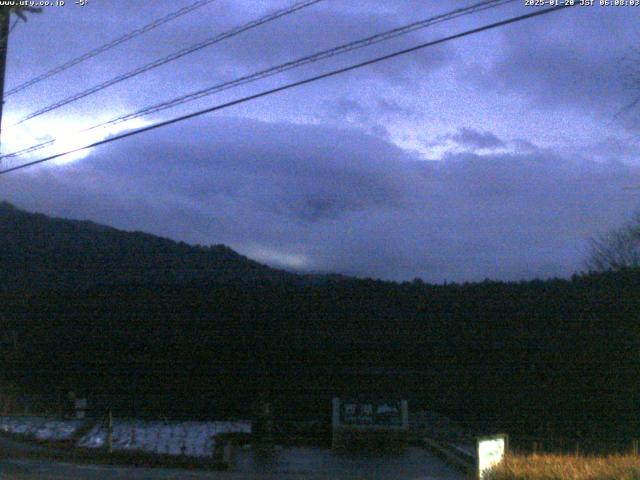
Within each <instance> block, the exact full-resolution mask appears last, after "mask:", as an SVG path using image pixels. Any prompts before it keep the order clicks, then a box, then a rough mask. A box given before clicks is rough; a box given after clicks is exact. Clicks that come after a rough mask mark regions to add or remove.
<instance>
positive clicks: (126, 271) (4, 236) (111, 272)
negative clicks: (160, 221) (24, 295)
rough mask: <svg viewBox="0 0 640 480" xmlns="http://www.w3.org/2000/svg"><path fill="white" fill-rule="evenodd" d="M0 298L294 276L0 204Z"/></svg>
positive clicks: (211, 251) (213, 250)
mask: <svg viewBox="0 0 640 480" xmlns="http://www.w3.org/2000/svg"><path fill="white" fill-rule="evenodd" d="M0 244H2V246H3V248H2V250H1V251H0V290H1V291H12V290H49V289H73V290H76V289H85V288H89V287H93V286H97V285H105V284H107V285H108V284H123V283H124V284H126V283H145V284H186V283H191V282H211V281H213V282H227V281H236V282H237V281H241V282H243V281H246V282H256V281H257V282H260V281H289V280H293V279H295V278H296V277H297V275H296V274H294V273H290V272H286V271H283V270H277V269H274V268H271V267H269V266H266V265H263V264H260V263H258V262H256V261H254V260H251V259H249V258H247V257H245V256H243V255H240V254H239V253H237V252H235V251H234V250H232V249H231V248H230V247H228V246H226V245H223V244H217V245H211V246H201V245H189V244H186V243H184V242H178V241H174V240H171V239H168V238H164V237H159V236H156V235H152V234H149V233H145V232H140V231H134V232H128V231H124V230H119V229H116V228H114V227H110V226H107V225H102V224H99V223H96V222H93V221H90V220H71V219H65V218H57V217H49V216H47V215H44V214H42V213H31V212H27V211H24V210H21V209H19V208H17V207H15V206H14V205H12V204H11V203H8V202H4V201H3V202H0Z"/></svg>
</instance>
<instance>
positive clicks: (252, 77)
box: [0, 0, 516, 160]
mask: <svg viewBox="0 0 640 480" xmlns="http://www.w3.org/2000/svg"><path fill="white" fill-rule="evenodd" d="M515 1H516V0H485V1H483V2H480V3H477V4H474V5H471V6H468V7H464V8H460V9H457V10H453V11H450V12H447V13H445V14H440V15H437V16H434V17H430V18H427V19H424V20H420V21H417V22H413V23H410V24H408V25H404V26H401V27H397V28H394V29H391V30H387V31H384V32H382V33H378V34H376V35H372V36H369V37H366V38H363V39H360V40H356V41H353V42H349V43H346V44H343V45H340V46H337V47H333V48H330V49H328V50H323V51H320V52H317V53H314V54H311V55H308V56H304V57H301V58H298V59H296V60H292V61H290V62H286V63H283V64H280V65H277V66H275V67H271V68H268V69H266V70H261V71H259V72H256V73H252V74H249V75H245V76H243V77H240V78H237V79H234V80H231V81H227V82H223V83H220V84H217V85H214V86H211V87H207V88H205V89H202V90H198V91H196V92H192V93H189V94H187V95H183V96H181V97H177V98H174V99H171V100H168V101H166V102H161V103H158V104H155V105H151V106H149V107H145V108H143V109H141V110H137V111H136V112H133V113H128V114H125V115H121V116H119V117H116V118H113V119H111V120H108V121H106V122H102V123H99V124H97V125H93V126H91V127H88V128H85V129H83V130H81V131H79V132H78V133H84V132H88V131H91V130H95V129H97V128H101V127H109V126H112V125H117V124H119V123H122V122H126V121H128V120H133V119H135V118H139V117H142V116H145V115H149V114H152V113H156V112H160V111H162V110H166V109H169V108H172V107H175V106H177V105H181V104H184V103H187V102H191V101H194V100H197V99H200V98H203V97H206V96H209V95H213V94H214V93H218V92H221V91H223V90H227V89H230V88H234V87H237V86H240V85H244V84H247V83H251V82H255V81H257V80H261V79H263V78H267V77H271V76H273V75H277V74H279V73H282V72H285V71H288V70H292V69H294V68H298V67H301V66H303V65H307V64H310V63H315V62H318V61H320V60H324V59H326V58H330V57H333V56H336V55H341V54H344V53H347V52H351V51H353V50H357V49H360V48H364V47H367V46H370V45H374V44H376V43H380V42H383V41H386V40H390V39H393V38H396V37H399V36H401V35H406V34H408V33H411V32H413V31H416V30H419V29H423V28H427V27H430V26H432V25H435V24H437V23H442V22H445V21H449V20H453V19H455V18H458V17H461V16H465V15H470V14H473V13H477V12H480V11H483V10H488V9H490V8H496V7H499V6H502V5H505V4H507V3H513V2H515ZM55 141H56V140H55V139H50V140H46V141H44V142H42V143H39V144H36V145H32V146H30V147H27V148H23V149H22V150H18V151H15V152H11V153H8V154H5V155H1V156H0V160H2V159H4V158H12V157H17V156H20V155H24V154H27V153H31V152H34V151H36V150H40V149H42V148H45V147H47V146H49V145H52V144H53V143H55Z"/></svg>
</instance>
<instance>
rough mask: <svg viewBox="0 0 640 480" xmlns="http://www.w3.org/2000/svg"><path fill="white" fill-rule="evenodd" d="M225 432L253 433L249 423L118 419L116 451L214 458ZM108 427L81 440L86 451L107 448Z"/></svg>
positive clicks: (116, 421) (116, 422)
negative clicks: (216, 438) (221, 435)
mask: <svg viewBox="0 0 640 480" xmlns="http://www.w3.org/2000/svg"><path fill="white" fill-rule="evenodd" d="M222 433H251V424H250V423H249V422H144V421H141V420H114V422H113V449H114V450H120V451H132V452H145V453H157V454H163V455H186V456H189V457H211V456H212V455H213V449H214V447H215V442H216V441H215V437H216V436H217V435H220V434H222ZM106 444H107V429H106V426H105V425H96V426H95V427H94V428H92V429H91V430H90V431H89V432H88V433H87V434H85V435H84V436H83V437H82V438H81V439H80V440H79V441H78V446H79V447H83V448H104V447H105V446H106Z"/></svg>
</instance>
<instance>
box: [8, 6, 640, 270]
mask: <svg viewBox="0 0 640 480" xmlns="http://www.w3.org/2000/svg"><path fill="white" fill-rule="evenodd" d="M191 3H192V0H174V1H168V0H167V1H164V0H148V1H144V2H141V1H132V0H89V2H88V4H87V5H86V6H84V7H80V6H77V5H74V2H73V0H67V2H66V5H65V6H64V7H46V8H44V12H43V13H42V14H41V15H38V16H32V17H31V18H30V19H29V21H28V23H26V24H23V23H20V24H18V25H17V26H16V27H15V29H14V31H13V32H12V36H11V39H10V45H9V59H8V67H7V68H8V70H7V81H6V88H7V89H10V88H12V87H13V86H15V85H18V84H19V83H21V82H24V81H26V80H28V79H30V78H32V77H34V76H36V75H38V74H40V73H43V72H44V71H45V70H48V69H50V68H53V67H55V66H57V65H59V64H61V63H63V62H65V61H67V60H69V59H71V58H73V57H75V56H77V55H80V54H82V53H84V52H85V51H87V50H89V49H92V48H94V47H96V46H98V45H101V44H103V43H106V42H108V41H110V40H112V39H114V38H116V37H118V36H120V35H122V34H124V33H127V32H128V31H130V30H132V29H135V28H137V27H140V26H142V25H144V24H146V23H149V22H150V21H151V20H153V19H155V18H157V17H160V16H163V15H165V14H167V13H169V12H171V11H174V10H176V9H177V8H179V6H181V5H189V4H191ZM290 3H293V0H291V1H290V2H287V1H280V0H218V1H215V2H213V3H211V4H209V5H208V6H206V7H203V8H201V9H199V10H197V11H196V12H193V13H191V14H188V15H186V16H183V17H181V18H180V19H178V20H175V21H173V22H171V23H168V24H166V25H164V26H162V27H160V28H157V29H155V30H154V31H152V32H150V33H148V34H146V35H143V36H141V37H138V38H136V39H135V40H133V41H131V42H128V43H126V44H123V45H120V46H118V47H116V48H114V49H112V50H110V51H109V52H107V53H105V54H103V55H99V56H97V57H95V58H93V59H91V60H89V61H86V62H84V63H82V64H81V65H78V66H76V67H74V68H71V69H69V70H67V71H66V72H64V73H63V74H60V75H57V76H55V77H52V78H50V79H48V80H47V81H45V82H42V83H40V84H38V85H37V86H33V87H31V88H29V89H27V90H24V91H23V92H21V93H19V94H16V95H12V96H10V97H9V98H7V100H6V104H5V111H4V118H3V126H4V128H3V132H2V140H3V151H4V152H9V151H13V150H16V149H18V148H22V147H25V146H28V145H31V144H33V143H34V142H35V143H37V142H38V141H41V140H43V139H47V138H48V136H55V137H58V138H61V140H62V142H61V143H60V144H59V146H58V147H56V148H58V149H59V148H65V147H68V146H70V145H74V144H77V142H84V141H89V140H95V139H96V138H104V137H105V136H107V135H109V134H111V133H114V132H116V131H121V130H122V129H124V128H131V127H135V126H140V125H144V124H148V123H151V122H155V121H158V120H161V119H165V118H169V117H172V116H175V115H178V114H181V113H186V112H189V111H194V110H196V109H199V108H205V107H206V106H209V105H214V104H217V103H221V102H223V101H225V100H230V99H234V98H238V97H240V96H243V95H246V94H249V93H253V92H257V91H259V90H262V89H265V88H268V87H272V86H276V85H280V84H282V83H285V82H289V81H292V80H296V79H301V78H304V77H306V76H308V75H311V74H313V73H318V72H321V71H325V70H328V69H332V68H336V67H339V66H345V65H348V64H350V63H353V62H356V61H360V60H363V59H367V58H371V57H373V56H376V55H379V54H381V53H386V52H391V51H393V50H397V49H400V48H405V47H408V46H411V45H414V44H417V43H421V42H425V41H428V40H431V39H436V38H439V37H441V36H445V35H450V34H452V33H455V32H459V31H463V30H465V29H469V28H472V27H475V26H479V25H481V24H483V23H489V22H492V21H496V20H498V19H502V18H506V17H509V16H512V15H517V14H522V13H526V12H530V11H533V10H532V7H525V6H524V0H522V2H515V3H513V4H510V5H507V6H504V7H501V8H497V9H494V10H492V11H487V12H483V13H480V14H477V15H472V16H468V17H465V18H461V19H457V20H454V21H451V22H447V23H443V24H440V25H438V26H435V27H433V28H429V29H426V30H423V31H419V32H414V33H412V34H411V35H408V36H406V37H403V38H399V39H396V40H393V41H390V42H388V43H384V44H381V45H378V46H376V47H375V48H371V49H364V50H361V51H358V52H352V53H350V54H347V55H345V56H342V57H338V58H333V59H330V60H326V61H323V62H320V63H318V64H316V65H312V66H307V67H304V68H302V69H298V70H293V71H290V72H287V73H285V74H282V75H279V76H277V77H273V78H270V79H267V80H263V81H261V82H257V83H255V84H251V85H247V86H244V87H242V88H238V89H234V90H229V91H227V92H224V93H223V94H218V95H216V96H213V97H209V98H205V99H201V100H198V101H197V102H194V103H190V104H187V105H183V106H181V107H179V108H175V109H172V110H169V111H165V112H162V113H158V114H156V115H153V116H151V117H146V118H144V119H139V120H136V121H135V122H132V123H130V124H126V125H120V126H119V127H118V129H113V130H111V131H110V132H98V133H97V134H93V135H92V136H83V135H79V134H75V133H74V132H75V131H77V130H79V129H81V128H83V127H86V126H89V125H93V124H95V123H99V122H100V121H104V120H108V119H110V118H113V117H114V116H118V115H121V114H124V113H127V112H131V111H134V110H137V109H139V108H141V107H144V106H147V105H149V104H152V103H156V102H159V101H163V100H167V99H170V98H172V97H175V96H178V95H181V94H184V93H188V92H191V91H194V90H197V89H200V88H204V87H207V86H209V85H213V84H216V83H219V82H221V81H225V80H229V79H233V78H235V77H237V76H240V75H244V74H247V73H252V72H254V71H257V70H259V69H263V68H267V67H269V66H272V65H276V64H279V63H283V62H286V61H289V60H292V59H295V58H297V57H299V56H301V55H305V54H310V53H313V52H315V51H317V50H321V49H325V48H329V47H332V46H336V45H339V44H341V43H345V42H348V41H352V40H356V39H359V38H361V37H364V36H367V35H371V34H374V33H378V32H381V31H384V30H386V29H390V28H394V27H397V26H401V25H404V24H406V23H410V22H413V21H416V20H420V19H423V18H427V17H430V16H432V15H435V14H438V13H444V12H446V11H448V10H451V9H454V8H458V7H461V6H466V5H471V4H472V3H474V2H470V1H466V0H464V1H463V0H459V1H458V0H446V1H429V0H391V1H389V0H368V1H365V0H325V1H323V2H321V3H319V4H317V5H314V6H311V7H309V8H306V9H304V10H301V11H299V12H297V13H295V14H293V15H291V16H289V17H286V18H282V19H279V20H276V21H274V22H272V23H269V24H268V25H263V26H261V27H258V28H256V29H254V30H252V31H250V32H245V33H243V34H241V35H238V36H236V37H234V38H233V39H230V40H228V41H225V42H223V43H220V44H217V45H215V46H212V47H209V48H207V49H204V50H201V51H199V52H197V53H194V54H192V55H189V56H187V57H184V58H182V59H180V60H177V61H175V62H173V63H170V64H168V65H165V66H163V67H161V68H158V69H156V70H154V71H152V72H148V73H146V74H142V75H140V76H138V77H136V78H135V79H132V80H129V81H127V82H123V83H121V84H119V85H116V86H113V87H111V88H108V89H105V90H103V91H102V92H100V93H98V94H96V95H92V96H91V97H88V98H86V99H84V100H81V101H78V102H76V103H73V104H71V105H68V106H66V107H62V108H60V109H58V110H56V111H54V112H50V113H48V114H46V115H43V116H41V117H39V118H36V119H33V120H31V121H29V122H27V123H24V124H23V125H21V126H19V127H15V128H7V126H8V125H10V124H12V123H15V122H16V121H17V120H19V119H20V118H22V117H24V116H25V115H27V114H28V113H30V112H32V111H33V110H36V109H38V108H41V107H43V106H45V105H48V104H50V103H52V102H56V101H58V100H60V99H62V98H64V97H66V96H68V95H70V94H73V93H75V92H77V91H80V90H82V89H85V88H88V87H90V86H92V85H94V84H96V83H99V82H102V81H105V80H108V79H110V78H112V77H114V76H116V75H119V74H122V73H124V72H127V71H129V70H131V69H133V68H136V67H138V66H141V65H143V64H146V63H148V62H150V61H152V60H155V59H156V58H159V57H161V56H164V55H166V54H169V53H171V52H173V51H175V50H178V49H181V48H184V47H186V46H188V45H191V44H193V43H196V42H199V41H201V40H204V39H206V38H208V37H210V36H213V35H215V34H217V33H220V32H223V31H225V30H227V29H230V28H232V27H235V26H236V25H239V24H242V23H244V22H247V21H249V20H251V19H254V18H256V17H258V16H261V15H264V14H266V13H268V12H270V11H272V10H274V9H277V8H282V7H285V6H287V5H289V4H290ZM639 27H640V7H599V6H595V7H591V8H586V7H577V8H573V9H567V10H564V11H562V12H555V13H553V14H551V15H547V16H543V17H540V18H536V19H532V20H528V21H526V22H523V23H518V24H515V25H512V26H508V27H505V28H501V29H498V30H493V31H490V32H485V33H481V34H478V35H474V36H470V37H466V38H464V39H460V40H456V41H454V42H449V43H446V44H443V45H441V46H438V47H435V48H428V49H426V50H422V51H419V52H416V53H413V54H410V55H407V56H404V57H401V58H396V59H394V60H391V61H388V62H385V63H383V64H378V65H376V66H371V67H368V68H364V69H361V70H359V71H356V72H351V73H349V74H346V75H343V76H340V77H334V78H332V79H328V80H323V81H320V82H317V83H315V84H311V85H306V86H303V87H300V88H298V89H295V90H289V91H287V92H283V93H279V94H277V95H273V96H270V97H267V98H262V99H260V100H257V101H253V102H251V103H246V104H243V105H240V106H237V107H233V108H230V109H227V110H224V111H221V112H218V113H214V114H210V115H207V116H203V117H199V118H198V119H195V120H192V121H187V122H183V123H180V124H177V125H173V126H169V127H166V128H163V129H159V130H155V131H153V132H150V133H145V134H142V135H138V136H135V137H132V138H129V139H126V140H122V141H117V142H113V143H110V144H108V145H106V146H103V147H99V148H95V149H91V150H89V151H85V152H83V153H82V154H76V155H73V156H71V157H67V158H63V159H60V160H57V161H55V162H51V163H49V164H46V165H42V166H38V167H34V168H29V169H24V170H21V171H18V172H14V173H11V174H9V175H4V176H2V177H0V199H3V200H8V201H10V202H12V203H14V204H16V205H17V206H19V207H22V208H25V209H27V210H32V211H38V212H42V213H45V214H49V215H55V216H63V217H70V218H79V219H91V220H94V221H97V222H101V223H106V224H109V225H112V226H115V227H117V228H122V229H126V230H143V231H147V232H151V233H154V234H158V235H162V236H167V237H170V238H174V239H179V240H184V241H186V242H190V243H199V244H217V243H224V244H227V245H229V246H231V247H232V248H234V249H235V250H237V251H238V252H240V253H242V254H245V255H247V256H249V257H251V258H254V259H256V260H259V261H262V262H265V263H268V264H270V265H274V266H278V267H285V268H290V269H296V270H302V271H334V272H340V273H345V274H353V275H358V276H368V277H380V278H385V279H395V280H405V279H412V278H414V277H417V276H419V277H422V278H423V279H424V280H425V281H429V282H442V281H444V280H448V281H465V280H480V279H484V278H487V277H488V278H495V279H507V280H514V279H516V280H517V279H528V278H534V277H550V276H567V275H570V274H572V273H573V272H576V271H580V270H582V269H583V268H584V267H583V260H584V257H585V253H586V248H587V241H588V239H589V238H590V237H592V236H594V235H596V234H598V233H599V232H602V231H606V230H608V229H610V228H613V227H615V226H617V225H620V224H621V223H622V222H624V221H625V220H626V219H627V218H629V217H630V215H631V214H632V212H634V211H635V210H636V209H637V208H638V207H639V206H640V188H637V189H636V188H629V187H640V141H639V139H640V115H639V114H638V113H639V111H638V110H632V111H630V112H627V113H623V114H620V115H618V112H620V111H621V109H623V108H624V107H625V105H627V104H629V103H631V102H632V101H633V100H634V99H635V98H636V96H637V95H640V86H638V85H636V86H635V90H634V86H633V82H632V81H631V78H632V76H633V74H634V71H635V70H634V64H635V65H636V66H637V68H638V69H639V70H640V54H639V53H638V50H637V49H638V40H639V39H640V37H639V35H638V31H639ZM634 48H635V49H636V50H635V53H634ZM634 61H635V63H634ZM635 73H636V74H637V71H635ZM96 135H97V136H96ZM52 151H54V150H48V151H45V152H43V151H41V152H37V153H34V154H32V155H31V156H27V157H23V158H22V159H14V160H11V162H10V163H9V164H11V165H13V164H17V163H19V162H20V161H23V160H32V159H37V158H39V157H40V156H41V155H42V154H45V153H50V152H52Z"/></svg>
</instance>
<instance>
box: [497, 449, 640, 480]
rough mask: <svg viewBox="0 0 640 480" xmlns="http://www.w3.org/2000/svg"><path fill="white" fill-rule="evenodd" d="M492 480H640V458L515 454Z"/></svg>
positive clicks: (625, 456) (630, 456) (628, 456)
mask: <svg viewBox="0 0 640 480" xmlns="http://www.w3.org/2000/svg"><path fill="white" fill-rule="evenodd" d="M487 478H489V479H491V480H640V456H634V455H611V456H607V457H588V456H576V455H511V456H509V457H507V459H506V460H505V461H504V462H503V464H502V465H501V466H500V467H498V468H497V469H495V470H494V471H492V472H491V474H490V475H489V476H487Z"/></svg>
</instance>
